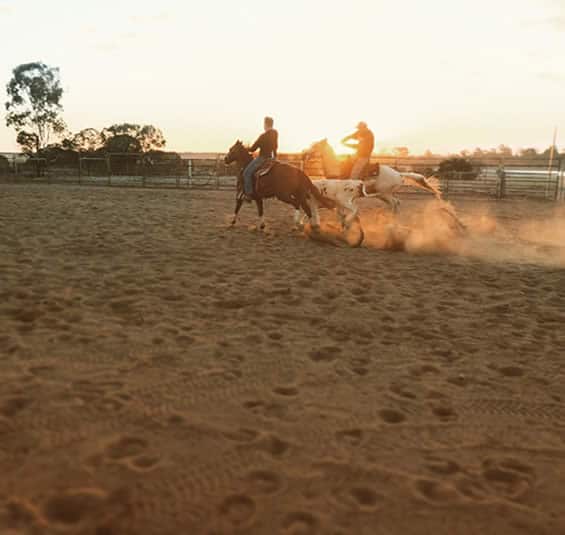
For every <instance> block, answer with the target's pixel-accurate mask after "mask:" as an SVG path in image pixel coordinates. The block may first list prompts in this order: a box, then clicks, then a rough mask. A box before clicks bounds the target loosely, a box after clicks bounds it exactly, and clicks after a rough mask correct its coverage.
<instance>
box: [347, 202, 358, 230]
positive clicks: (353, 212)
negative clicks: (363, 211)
mask: <svg viewBox="0 0 565 535" xmlns="http://www.w3.org/2000/svg"><path fill="white" fill-rule="evenodd" d="M347 209H348V210H349V215H348V216H346V217H345V225H344V228H345V229H348V228H349V227H350V226H351V225H352V224H353V222H354V221H355V220H356V219H357V217H358V214H359V207H358V206H357V205H356V204H355V202H354V201H348V203H347Z"/></svg>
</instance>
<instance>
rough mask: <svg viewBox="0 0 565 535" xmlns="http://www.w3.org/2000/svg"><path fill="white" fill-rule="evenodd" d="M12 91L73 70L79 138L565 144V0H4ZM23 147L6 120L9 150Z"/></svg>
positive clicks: (2, 44)
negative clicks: (47, 72)
mask: <svg viewBox="0 0 565 535" xmlns="http://www.w3.org/2000/svg"><path fill="white" fill-rule="evenodd" d="M0 50H1V54H0V84H1V85H2V103H3V102H4V101H5V100H6V96H5V91H4V87H5V85H6V83H7V82H8V80H9V79H10V76H11V71H12V69H13V68H14V67H15V66H16V65H18V64H20V63H27V62H30V61H43V62H45V63H47V64H49V65H53V66H58V67H60V72H61V79H62V82H63V87H64V89H65V94H64V97H63V106H64V118H65V120H66V121H67V124H68V126H69V128H70V130H71V131H78V130H80V129H83V128H86V127H94V128H98V129H101V128H103V127H105V126H107V125H110V124H113V123H119V122H133V123H141V124H146V123H151V124H154V125H156V126H158V127H160V128H161V129H162V130H163V132H164V134H165V137H166V139H167V148H168V149H169V150H177V151H224V150H226V148H227V147H228V146H229V145H230V144H231V143H232V142H233V141H234V140H235V139H236V138H238V137H239V138H241V139H243V140H244V141H247V142H249V141H252V140H253V139H254V138H255V137H256V136H257V134H258V133H259V132H260V131H261V127H262V118H263V116H264V115H267V114H268V115H272V116H273V117H274V118H275V127H276V128H277V129H278V130H279V132H280V145H281V146H280V149H281V151H299V150H302V149H304V148H305V147H306V146H308V145H309V144H310V143H311V142H312V141H314V140H315V139H319V138H322V137H328V138H329V140H330V141H331V142H332V143H334V144H336V142H337V141H338V140H339V139H340V138H341V137H343V136H344V135H346V134H349V133H350V132H351V131H352V130H353V129H354V127H355V125H356V123H357V122H358V121H359V120H365V121H366V122H367V123H368V124H369V126H370V127H371V129H372V130H373V132H374V134H375V138H376V147H375V150H376V151H381V150H383V149H386V148H392V147H395V146H399V145H404V146H408V147H409V149H410V151H411V152H413V153H421V152H423V151H425V150H426V149H431V150H432V151H434V152H446V151H459V150H461V149H464V148H467V149H473V148H474V147H476V146H479V147H482V148H489V147H494V146H498V145H499V144H501V143H505V144H507V145H510V146H511V147H513V148H520V147H530V146H533V147H538V148H546V147H547V146H548V145H549V144H550V143H551V136H552V133H553V128H554V127H555V126H557V127H558V131H559V132H560V137H559V138H558V145H559V146H560V147H563V146H565V141H564V138H565V69H564V58H565V0H560V1H550V0H545V1H544V0H512V1H505V0H504V1H503V0H489V1H486V0H476V1H474V2H467V1H457V0H455V1H454V0H450V1H446V0H428V1H425V2H423V1H421V0H396V1H391V0H388V1H382V0H366V1H363V0H349V1H347V2H336V1H331V0H310V1H304V0H285V1H284V2H277V3H275V2H268V1H265V0H261V1H258V0H245V1H240V2H234V1H231V0H229V1H228V0H205V1H199V2H196V1H194V0H188V1H186V0H184V1H177V0H161V1H159V2H154V1H152V2H150V1H147V0H137V1H135V2H134V1H129V0H124V1H120V0H113V1H112V2H110V1H107V0H99V1H98V2H77V1H76V0H75V1H72V2H71V1H63V0H59V1H56V0H51V1H44V0H41V1H40V0H34V1H30V0H27V1H26V0H0ZM12 150H17V145H16V143H15V133H14V131H13V130H12V129H8V128H6V126H5V121H4V117H2V122H1V125H0V151H12Z"/></svg>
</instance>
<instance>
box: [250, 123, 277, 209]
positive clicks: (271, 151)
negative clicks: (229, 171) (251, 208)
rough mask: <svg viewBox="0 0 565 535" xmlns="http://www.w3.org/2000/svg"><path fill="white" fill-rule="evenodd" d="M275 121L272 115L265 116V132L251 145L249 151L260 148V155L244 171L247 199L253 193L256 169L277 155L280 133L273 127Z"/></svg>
mask: <svg viewBox="0 0 565 535" xmlns="http://www.w3.org/2000/svg"><path fill="white" fill-rule="evenodd" d="M273 122H274V121H273V119H272V117H265V120H264V123H263V125H264V128H265V132H263V133H262V134H261V135H260V136H259V137H258V138H257V141H255V143H253V145H251V147H249V152H255V151H256V150H257V149H259V156H257V158H255V159H254V160H251V162H249V164H248V165H247V167H246V168H245V169H244V171H243V191H244V193H245V196H246V199H247V200H250V199H251V196H252V195H253V174H254V173H255V171H256V170H257V169H259V167H260V166H261V164H262V163H263V162H264V161H265V160H268V159H271V158H276V157H277V150H278V141H279V134H278V132H277V131H276V130H275V129H274V128H273Z"/></svg>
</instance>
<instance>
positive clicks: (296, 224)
mask: <svg viewBox="0 0 565 535" xmlns="http://www.w3.org/2000/svg"><path fill="white" fill-rule="evenodd" d="M305 219H306V215H304V217H302V215H301V214H300V208H296V209H295V210H294V228H295V229H299V228H300V226H301V225H303V224H304V220H305Z"/></svg>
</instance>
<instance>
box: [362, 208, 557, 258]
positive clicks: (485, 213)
mask: <svg viewBox="0 0 565 535" xmlns="http://www.w3.org/2000/svg"><path fill="white" fill-rule="evenodd" d="M491 206H492V205H491V204H489V203H476V204H475V205H474V206H473V207H472V209H470V210H457V209H456V208H455V206H454V205H453V204H451V203H448V202H446V201H431V202H427V203H426V204H425V205H424V206H423V207H419V208H418V209H416V210H409V209H408V208H407V209H406V210H403V213H402V216H401V217H398V218H393V217H392V216H391V215H390V214H389V213H388V212H386V211H384V210H375V209H373V210H369V211H366V212H364V213H363V215H362V224H363V230H364V232H365V241H364V245H365V247H372V248H376V249H385V250H392V251H405V252H408V253H410V254H445V255H459V256H464V257H471V258H476V259H481V260H484V261H488V262H513V263H527V264H539V265H545V266H556V267H565V209H563V208H560V207H558V208H556V209H555V210H554V212H553V214H551V215H550V216H549V217H548V216H544V217H532V216H531V215H529V216H528V215H526V214H524V213H523V211H521V210H520V208H518V209H517V210H516V213H512V212H511V210H510V215H500V214H494V213H493V210H491Z"/></svg>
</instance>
